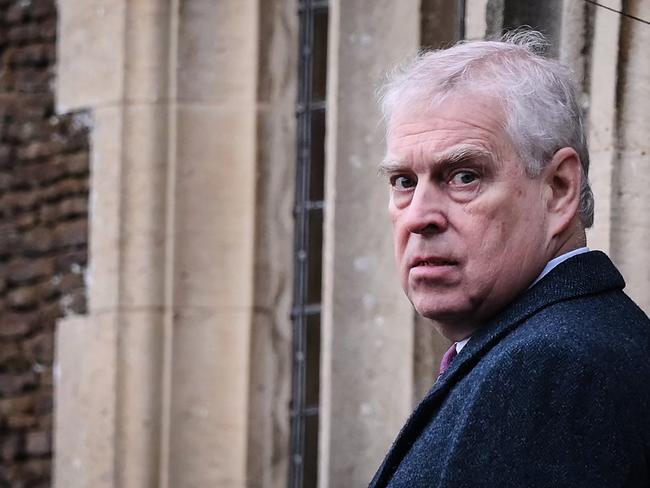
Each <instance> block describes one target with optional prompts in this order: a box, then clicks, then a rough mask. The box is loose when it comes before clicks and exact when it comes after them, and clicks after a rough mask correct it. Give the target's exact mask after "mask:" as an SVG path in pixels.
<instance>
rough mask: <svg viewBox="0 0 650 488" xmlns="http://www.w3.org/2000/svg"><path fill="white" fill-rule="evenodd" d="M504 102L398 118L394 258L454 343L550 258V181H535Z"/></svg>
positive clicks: (392, 170)
mask: <svg viewBox="0 0 650 488" xmlns="http://www.w3.org/2000/svg"><path fill="white" fill-rule="evenodd" d="M503 120H504V115H503V110H502V108H501V107H500V106H499V104H498V103H497V102H496V101H495V100H493V99H488V98H481V97H455V98H453V99H452V100H450V101H447V102H445V103H444V104H442V105H441V106H439V107H437V108H434V109H429V110H417V109H416V110H401V111H397V112H396V113H395V114H394V115H393V117H392V118H391V121H390V127H389V129H390V130H389V135H388V140H387V156H386V162H385V164H384V168H383V170H384V172H385V173H386V174H387V176H388V178H389V181H390V185H391V195H390V204H389V210H390V215H391V219H392V222H393V227H394V238H395V256H396V260H397V264H398V267H399V271H400V277H401V281H402V286H403V287H404V290H405V291H406V294H407V296H408V297H409V299H410V300H411V302H412V303H413V305H414V306H415V308H416V310H417V311H418V312H420V313H421V314H422V315H424V316H425V317H428V318H430V319H433V320H434V321H436V322H437V323H439V324H440V325H441V327H442V329H443V333H444V334H445V335H446V336H447V337H449V338H451V339H454V340H459V339H462V338H464V336H466V335H468V334H469V333H471V332H473V330H474V329H475V328H476V327H478V326H480V325H481V324H480V323H481V321H483V320H485V319H486V318H487V317H489V316H490V315H491V314H493V313H495V312H497V311H498V310H500V309H501V308H503V307H504V306H505V305H507V304H508V303H509V302H510V301H511V300H512V299H513V298H514V297H516V296H517V295H518V294H519V293H521V292H522V291H523V290H524V289H525V288H526V287H527V286H529V285H530V283H531V282H532V281H533V280H534V279H535V277H536V276H537V275H538V274H539V273H540V272H541V270H542V269H543V267H544V265H545V264H546V262H547V261H548V259H549V258H550V257H551V256H549V255H548V249H547V244H548V241H547V239H546V237H547V232H546V231H547V219H546V216H547V210H546V204H545V201H546V199H545V194H544V191H548V189H546V190H545V187H544V185H543V178H535V179H532V178H529V177H528V176H527V175H526V173H525V170H524V167H523V165H522V163H521V162H520V160H519V159H518V156H517V155H516V151H515V150H514V148H513V147H512V144H511V142H510V139H509V137H508V136H507V135H506V133H505V131H504V130H503V126H504V123H503Z"/></svg>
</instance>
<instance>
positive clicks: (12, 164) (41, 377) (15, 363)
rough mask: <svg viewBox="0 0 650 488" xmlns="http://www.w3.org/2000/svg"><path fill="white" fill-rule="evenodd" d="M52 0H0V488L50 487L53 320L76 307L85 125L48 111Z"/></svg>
mask: <svg viewBox="0 0 650 488" xmlns="http://www.w3.org/2000/svg"><path fill="white" fill-rule="evenodd" d="M56 15H57V14H56V7H55V2H54V0H31V1H30V0H0V486H1V487H5V486H7V487H26V488H27V487H45V486H50V478H51V474H50V472H51V464H52V463H51V458H52V442H51V439H52V407H53V406H52V384H53V364H52V363H53V339H54V328H55V322H56V320H57V319H58V318H60V317H62V316H65V315H70V314H83V313H84V312H85V308H86V298H85V293H84V270H85V266H86V261H87V249H86V248H87V235H88V232H87V213H88V172H89V169H88V129H87V123H86V117H84V115H83V114H72V115H66V116H58V115H56V114H55V113H54V95H53V86H54V80H53V76H54V63H55V51H56V50H55V42H56Z"/></svg>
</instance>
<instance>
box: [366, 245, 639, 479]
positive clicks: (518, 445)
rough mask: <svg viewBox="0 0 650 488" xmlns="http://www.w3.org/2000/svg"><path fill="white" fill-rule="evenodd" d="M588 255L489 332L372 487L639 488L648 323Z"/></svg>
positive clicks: (527, 296) (612, 274)
mask: <svg viewBox="0 0 650 488" xmlns="http://www.w3.org/2000/svg"><path fill="white" fill-rule="evenodd" d="M624 286H625V282H624V281H623V278H622V276H621V275H620V274H619V272H618V271H617V270H616V268H615V267H614V265H613V264H612V262H611V261H610V260H609V258H608V257H607V256H606V255H605V254H603V253H601V252H598V251H593V252H589V253H585V254H581V255H578V256H575V257H572V258H570V259H568V260H567V261H565V262H563V263H562V264H560V265H559V266H557V267H556V268H555V269H553V270H552V271H551V272H550V273H549V274H548V275H547V276H545V277H544V278H543V279H542V280H541V281H540V282H538V283H537V284H536V285H535V286H533V287H532V288H530V289H528V290H527V291H526V292H525V293H524V294H523V295H521V296H520V297H519V298H518V299H516V300H515V301H514V302H513V303H512V304H511V305H510V306H509V307H508V308H507V309H506V310H504V311H502V312H501V313H500V314H498V316H496V317H494V318H493V319H492V320H490V321H489V323H487V324H486V325H485V326H484V327H483V328H481V329H480V331H479V332H477V333H476V334H475V335H474V336H473V337H472V339H471V340H470V341H469V343H468V344H467V346H465V348H464V349H463V350H462V352H461V353H460V354H459V355H458V356H457V357H456V358H455V359H454V361H453V363H452V365H451V367H450V369H449V370H447V372H446V373H445V374H444V375H443V376H442V377H441V378H440V379H439V380H438V382H437V383H436V384H435V385H434V386H433V388H432V389H431V391H429V393H428V394H427V396H426V397H425V398H424V400H423V401H422V403H421V404H420V405H419V406H418V407H417V409H416V410H415V412H414V413H413V414H412V416H411V417H410V419H409V420H408V422H407V423H406V425H405V426H404V428H403V429H402V431H401V432H400V434H399V436H398V437H397V439H396V440H395V443H394V444H393V446H392V448H391V449H390V451H389V453H388V455H387V456H386V459H385V460H384V462H383V464H382V465H381V467H380V468H379V471H378V472H377V474H376V475H375V477H374V479H373V480H372V482H371V483H370V486H371V487H373V488H379V487H391V488H398V487H400V488H401V487H404V488H406V487H408V488H420V487H435V488H447V487H450V488H451V487H453V488H463V487H467V488H469V487H471V488H478V487H485V488H504V487H513V488H515V487H516V488H533V487H545V488H546V487H572V488H576V487H584V488H600V487H646V486H650V482H649V479H650V478H649V471H648V469H649V464H648V463H649V459H650V321H649V320H648V317H647V316H646V315H645V314H644V313H643V312H642V311H641V310H640V309H639V308H638V307H637V306H636V305H635V304H634V303H633V302H632V301H631V300H630V299H629V298H628V297H627V296H626V295H625V294H624V293H623V291H622V289H623V287H624Z"/></svg>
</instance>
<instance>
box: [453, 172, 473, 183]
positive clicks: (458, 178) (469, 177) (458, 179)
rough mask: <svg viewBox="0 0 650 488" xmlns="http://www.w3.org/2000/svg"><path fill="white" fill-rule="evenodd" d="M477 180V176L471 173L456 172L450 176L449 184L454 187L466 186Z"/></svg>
mask: <svg viewBox="0 0 650 488" xmlns="http://www.w3.org/2000/svg"><path fill="white" fill-rule="evenodd" d="M477 180H478V175H477V174H476V173H474V172H472V171H457V172H456V173H454V174H453V175H452V176H451V179H450V180H449V183H450V184H451V185H454V186H467V185H471V184H472V183H474V182H475V181H477Z"/></svg>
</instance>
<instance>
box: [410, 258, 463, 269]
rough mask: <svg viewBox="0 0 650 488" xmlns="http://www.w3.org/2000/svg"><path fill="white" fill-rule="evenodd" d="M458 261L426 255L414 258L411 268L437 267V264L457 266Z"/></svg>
mask: <svg viewBox="0 0 650 488" xmlns="http://www.w3.org/2000/svg"><path fill="white" fill-rule="evenodd" d="M457 264H458V261H455V260H453V259H448V258H442V257H426V258H417V259H414V260H413V261H412V263H411V266H410V267H411V268H419V267H437V266H455V265H457Z"/></svg>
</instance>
